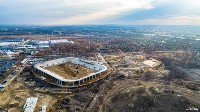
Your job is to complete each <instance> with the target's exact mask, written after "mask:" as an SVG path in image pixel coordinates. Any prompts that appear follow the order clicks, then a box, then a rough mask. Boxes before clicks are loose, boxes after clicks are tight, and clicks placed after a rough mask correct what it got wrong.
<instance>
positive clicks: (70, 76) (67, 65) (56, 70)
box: [34, 57, 107, 87]
mask: <svg viewBox="0 0 200 112" xmlns="http://www.w3.org/2000/svg"><path fill="white" fill-rule="evenodd" d="M34 69H35V73H36V74H39V75H40V77H41V78H42V79H43V80H45V81H47V82H49V83H51V84H54V85H57V86H61V87H76V86H81V85H84V84H87V83H91V82H94V81H97V80H98V79H100V78H101V77H102V76H103V75H105V74H106V72H107V67H106V66H105V65H103V64H101V63H98V62H96V61H88V60H83V59H79V58H74V57H66V58H60V59H56V60H51V61H46V62H43V63H39V64H36V65H35V66H34Z"/></svg>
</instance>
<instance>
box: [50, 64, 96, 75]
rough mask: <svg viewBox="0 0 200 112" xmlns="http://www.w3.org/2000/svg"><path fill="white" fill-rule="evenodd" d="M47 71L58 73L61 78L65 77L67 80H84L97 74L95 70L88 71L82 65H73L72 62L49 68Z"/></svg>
mask: <svg viewBox="0 0 200 112" xmlns="http://www.w3.org/2000/svg"><path fill="white" fill-rule="evenodd" d="M46 69H47V70H49V71H52V72H54V73H57V74H59V75H60V76H62V77H65V78H67V79H77V78H82V77H85V76H87V75H89V74H90V73H94V72H95V70H92V69H88V68H85V67H82V66H80V65H76V64H73V63H71V62H67V63H64V64H60V65H56V66H50V67H47V68H46Z"/></svg>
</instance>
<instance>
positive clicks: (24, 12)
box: [0, 0, 200, 25]
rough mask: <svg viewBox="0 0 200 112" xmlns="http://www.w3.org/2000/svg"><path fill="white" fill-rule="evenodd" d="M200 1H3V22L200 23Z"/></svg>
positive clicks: (0, 1)
mask: <svg viewBox="0 0 200 112" xmlns="http://www.w3.org/2000/svg"><path fill="white" fill-rule="evenodd" d="M199 5H200V0H0V24H37V25H39V24H42V25H67V24H68V25H73V24H133V25H138V24H139V25H156V24H157V25H200V6H199Z"/></svg>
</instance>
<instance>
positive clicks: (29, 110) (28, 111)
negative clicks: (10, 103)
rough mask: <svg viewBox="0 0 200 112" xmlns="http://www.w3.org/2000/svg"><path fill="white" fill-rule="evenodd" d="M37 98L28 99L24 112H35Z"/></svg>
mask: <svg viewBox="0 0 200 112" xmlns="http://www.w3.org/2000/svg"><path fill="white" fill-rule="evenodd" d="M37 100H38V98H37V97H30V98H27V99H26V103H25V104H24V107H23V110H24V112H34V109H35V107H36V104H37Z"/></svg>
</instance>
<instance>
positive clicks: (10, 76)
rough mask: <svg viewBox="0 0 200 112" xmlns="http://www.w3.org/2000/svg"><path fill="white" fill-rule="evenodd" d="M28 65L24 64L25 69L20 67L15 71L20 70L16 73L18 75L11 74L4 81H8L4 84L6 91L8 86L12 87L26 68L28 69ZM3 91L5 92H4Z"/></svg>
mask: <svg viewBox="0 0 200 112" xmlns="http://www.w3.org/2000/svg"><path fill="white" fill-rule="evenodd" d="M26 65H27V64H24V66H23V67H21V66H18V67H17V68H16V69H15V70H14V71H16V70H17V69H18V71H16V72H17V73H16V74H15V75H13V74H10V75H9V76H8V77H7V78H6V79H5V80H4V81H7V82H6V83H5V84H4V89H6V88H7V87H8V85H10V84H11V83H12V81H13V80H15V78H16V77H17V76H18V75H19V74H20V73H21V72H22V71H23V70H24V68H25V67H26ZM4 89H3V90H4Z"/></svg>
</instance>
